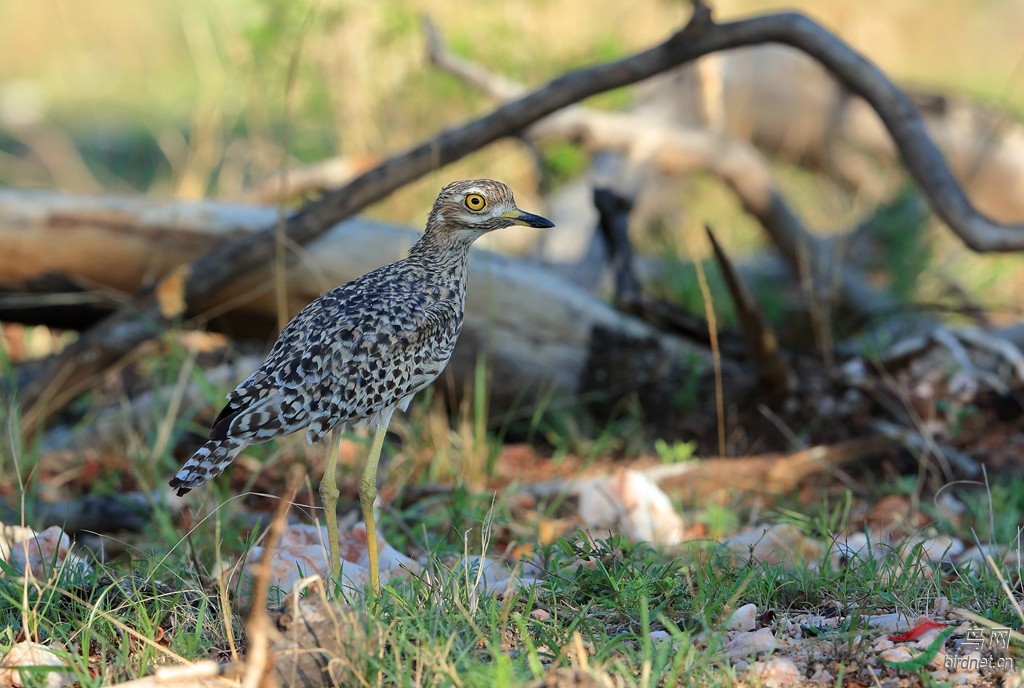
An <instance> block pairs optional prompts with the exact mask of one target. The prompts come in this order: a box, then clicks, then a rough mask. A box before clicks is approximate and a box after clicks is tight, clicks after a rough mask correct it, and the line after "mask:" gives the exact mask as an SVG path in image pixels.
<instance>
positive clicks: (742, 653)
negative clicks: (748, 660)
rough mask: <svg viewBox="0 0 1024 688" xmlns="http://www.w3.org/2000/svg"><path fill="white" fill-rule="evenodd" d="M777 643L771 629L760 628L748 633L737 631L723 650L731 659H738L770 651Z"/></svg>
mask: <svg viewBox="0 0 1024 688" xmlns="http://www.w3.org/2000/svg"><path fill="white" fill-rule="evenodd" d="M777 644H778V643H777V642H776V640H775V634H773V633H772V632H771V629H769V628H762V629H760V630H757V631H753V632H750V633H745V632H741V633H737V634H736V635H735V636H734V637H733V638H732V639H731V640H729V642H728V643H726V645H725V651H726V653H727V654H728V655H729V657H730V658H731V659H740V658H742V657H749V656H750V655H753V654H759V653H762V652H771V651H772V650H774V649H775V647H776V645H777Z"/></svg>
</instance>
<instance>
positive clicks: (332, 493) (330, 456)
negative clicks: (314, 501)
mask: <svg viewBox="0 0 1024 688" xmlns="http://www.w3.org/2000/svg"><path fill="white" fill-rule="evenodd" d="M340 451H341V426H338V427H336V428H334V430H332V431H331V446H330V447H329V448H328V449H327V466H326V467H325V468H324V477H323V479H322V480H321V481H320V503H321V504H322V505H323V507H324V520H325V521H326V523H327V551H328V552H329V553H330V558H331V579H332V580H333V582H334V584H337V583H338V581H339V580H340V579H341V552H340V549H339V547H338V494H339V493H338V482H337V477H338V476H337V473H338V454H339V452H340Z"/></svg>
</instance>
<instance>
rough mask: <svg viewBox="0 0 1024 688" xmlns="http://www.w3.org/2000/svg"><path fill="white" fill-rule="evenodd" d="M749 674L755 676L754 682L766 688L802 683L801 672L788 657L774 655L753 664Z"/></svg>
mask: <svg viewBox="0 0 1024 688" xmlns="http://www.w3.org/2000/svg"><path fill="white" fill-rule="evenodd" d="M749 673H751V674H755V675H756V677H757V678H756V681H759V682H760V684H761V685H763V686H765V687H766V688H785V687H786V686H798V685H800V684H801V683H803V679H804V675H803V672H802V671H800V669H799V668H797V666H796V664H795V663H794V662H793V660H792V659H790V658H789V657H781V656H779V655H775V656H772V657H769V658H768V659H765V660H763V661H760V662H754V663H753V664H752V665H751V667H750V670H749Z"/></svg>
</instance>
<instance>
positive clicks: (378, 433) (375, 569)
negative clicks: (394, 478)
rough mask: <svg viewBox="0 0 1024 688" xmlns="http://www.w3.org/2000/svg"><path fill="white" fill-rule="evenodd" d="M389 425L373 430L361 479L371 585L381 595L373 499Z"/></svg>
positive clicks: (361, 498) (360, 498)
mask: <svg viewBox="0 0 1024 688" xmlns="http://www.w3.org/2000/svg"><path fill="white" fill-rule="evenodd" d="M387 431H388V429H387V426H386V425H385V426H384V427H382V428H377V429H375V430H374V431H373V444H371V445H370V457H369V458H368V459H367V460H366V470H364V471H363V477H362V479H360V481H359V504H360V505H361V506H362V507H363V520H364V521H365V522H366V552H367V554H368V555H369V557H370V587H372V588H373V594H374V595H376V596H378V597H379V596H380V557H379V554H378V552H377V522H376V521H375V520H374V517H373V500H375V499H377V464H378V463H379V462H380V450H381V448H382V447H383V446H384V435H385V434H387Z"/></svg>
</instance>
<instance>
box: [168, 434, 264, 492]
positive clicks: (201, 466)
mask: <svg viewBox="0 0 1024 688" xmlns="http://www.w3.org/2000/svg"><path fill="white" fill-rule="evenodd" d="M246 444H248V443H247V442H245V441H243V440H236V439H232V438H230V437H229V438H226V439H223V440H210V441H209V442H207V443H206V444H204V445H203V446H202V447H200V448H199V451H197V452H196V453H195V454H193V455H192V458H191V459H189V460H188V461H186V462H185V465H184V466H182V467H181V469H180V470H179V471H178V472H177V473H175V475H174V477H173V478H171V482H170V483H169V484H170V486H171V487H173V488H176V489H177V490H178V496H179V497H180V496H182V495H183V494H185V493H186V492H188V491H189V490H191V489H192V488H194V487H199V486H200V485H203V484H205V483H206V481H207V480H212V479H213V478H216V477H217V476H218V475H220V474H221V473H222V472H223V471H224V469H225V468H227V467H228V465H230V464H231V462H232V461H234V460H235V457H236V456H238V453H239V452H240V451H242V449H244V448H245V446H246Z"/></svg>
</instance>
